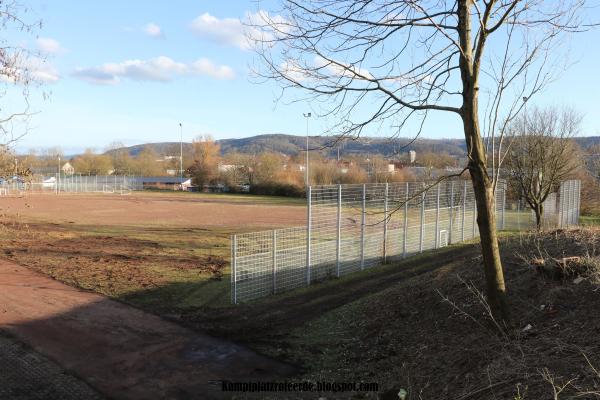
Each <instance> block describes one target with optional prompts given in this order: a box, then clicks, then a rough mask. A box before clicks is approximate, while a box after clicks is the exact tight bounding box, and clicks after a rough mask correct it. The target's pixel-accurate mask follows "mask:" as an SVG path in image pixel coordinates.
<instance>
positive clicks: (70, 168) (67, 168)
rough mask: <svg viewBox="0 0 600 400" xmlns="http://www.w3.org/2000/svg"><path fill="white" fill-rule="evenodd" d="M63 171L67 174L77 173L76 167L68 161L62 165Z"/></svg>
mask: <svg viewBox="0 0 600 400" xmlns="http://www.w3.org/2000/svg"><path fill="white" fill-rule="evenodd" d="M61 171H62V172H63V174H65V175H73V174H74V173H75V168H73V166H72V165H71V163H69V162H66V163H65V164H64V165H63V166H62V167H61Z"/></svg>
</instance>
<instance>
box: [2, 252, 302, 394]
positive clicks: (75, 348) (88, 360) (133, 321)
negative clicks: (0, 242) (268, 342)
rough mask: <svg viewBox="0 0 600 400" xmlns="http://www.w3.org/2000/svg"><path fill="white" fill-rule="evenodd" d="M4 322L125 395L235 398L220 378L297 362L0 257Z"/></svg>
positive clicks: (265, 374) (274, 373) (280, 371)
mask: <svg viewBox="0 0 600 400" xmlns="http://www.w3.org/2000/svg"><path fill="white" fill-rule="evenodd" d="M0 329H4V330H7V331H9V332H11V333H12V334H14V335H15V336H17V337H18V338H19V339H21V340H22V341H24V342H25V343H27V344H28V345H29V346H31V347H32V348H34V349H35V350H37V351H38V352H40V353H42V354H44V355H46V356H47V357H49V358H50V359H52V360H54V361H56V362H57V363H58V364H60V365H61V366H62V367H63V368H65V369H67V370H68V371H71V372H72V373H74V374H75V375H77V376H79V377H80V378H82V379H84V380H85V381H87V382H88V383H89V384H90V385H91V386H93V387H94V388H96V389H98V390H99V391H100V392H102V393H104V394H105V395H107V396H109V397H110V398H117V399H125V398H127V399H147V398H182V399H196V398H198V399H211V398H222V397H230V396H231V393H225V394H226V395H228V396H224V393H222V392H221V387H220V384H216V383H215V381H220V380H231V381H244V380H272V379H277V378H282V377H285V376H289V375H290V374H292V373H293V369H292V368H291V367H290V366H288V365H285V364H282V363H279V362H277V361H274V360H271V359H268V358H266V357H263V356H260V355H258V354H256V353H254V352H252V351H250V350H248V349H245V348H243V347H241V346H238V345H235V344H233V343H230V342H227V341H225V340H219V339H215V338H213V337H210V336H207V335H203V334H199V333H196V332H193V331H191V330H188V329H186V328H184V327H181V326H179V325H177V324H174V323H171V322H169V321H166V320H164V319H161V318H159V317H157V316H154V315H151V314H148V313H145V312H142V311H140V310H138V309H135V308H133V307H130V306H127V305H124V304H122V303H119V302H116V301H113V300H109V299H107V298H105V297H103V296H101V295H98V294H95V293H90V292H85V291H82V290H78V289H75V288H72V287H70V286H67V285H64V284H62V283H59V282H58V281H55V280H52V279H51V278H48V277H46V276H43V275H41V274H37V273H35V272H33V271H31V270H29V269H27V268H25V267H21V266H18V265H15V264H12V263H10V262H7V261H0Z"/></svg>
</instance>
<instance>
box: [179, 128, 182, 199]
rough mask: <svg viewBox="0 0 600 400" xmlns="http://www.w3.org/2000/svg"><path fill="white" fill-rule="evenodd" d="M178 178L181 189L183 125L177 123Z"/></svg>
mask: <svg viewBox="0 0 600 400" xmlns="http://www.w3.org/2000/svg"><path fill="white" fill-rule="evenodd" d="M179 179H180V180H181V182H180V183H179V184H180V185H181V190H183V125H182V124H181V122H180V123H179Z"/></svg>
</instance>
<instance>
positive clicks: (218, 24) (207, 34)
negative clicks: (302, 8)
mask: <svg viewBox="0 0 600 400" xmlns="http://www.w3.org/2000/svg"><path fill="white" fill-rule="evenodd" d="M245 22H246V23H245V24H244V23H243V22H242V20H240V19H239V18H218V17H215V16H213V15H210V14H209V13H204V14H202V15H199V16H198V17H196V18H195V19H194V20H193V21H192V23H191V24H190V29H191V30H192V32H194V33H195V34H196V35H198V36H199V37H201V38H204V39H208V40H212V41H213V42H216V43H219V44H222V45H226V46H233V47H237V48H239V49H242V50H250V48H251V47H252V44H251V42H252V40H255V39H257V38H260V39H267V40H268V39H271V38H272V37H273V33H272V32H271V29H269V27H268V26H267V25H271V24H273V25H277V29H281V30H284V29H285V20H284V19H283V18H282V17H281V16H279V15H275V16H271V15H269V14H268V13H267V12H266V11H258V12H256V13H246V16H245ZM263 28H264V29H263Z"/></svg>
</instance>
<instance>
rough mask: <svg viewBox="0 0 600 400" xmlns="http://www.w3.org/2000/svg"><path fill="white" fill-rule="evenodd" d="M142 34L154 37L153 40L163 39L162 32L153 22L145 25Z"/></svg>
mask: <svg viewBox="0 0 600 400" xmlns="http://www.w3.org/2000/svg"><path fill="white" fill-rule="evenodd" d="M144 33H145V34H146V35H148V36H151V37H154V38H162V37H164V35H163V32H162V30H161V29H160V26H158V25H157V24H155V23H154V22H150V23H149V24H148V25H146V26H145V27H144Z"/></svg>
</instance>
